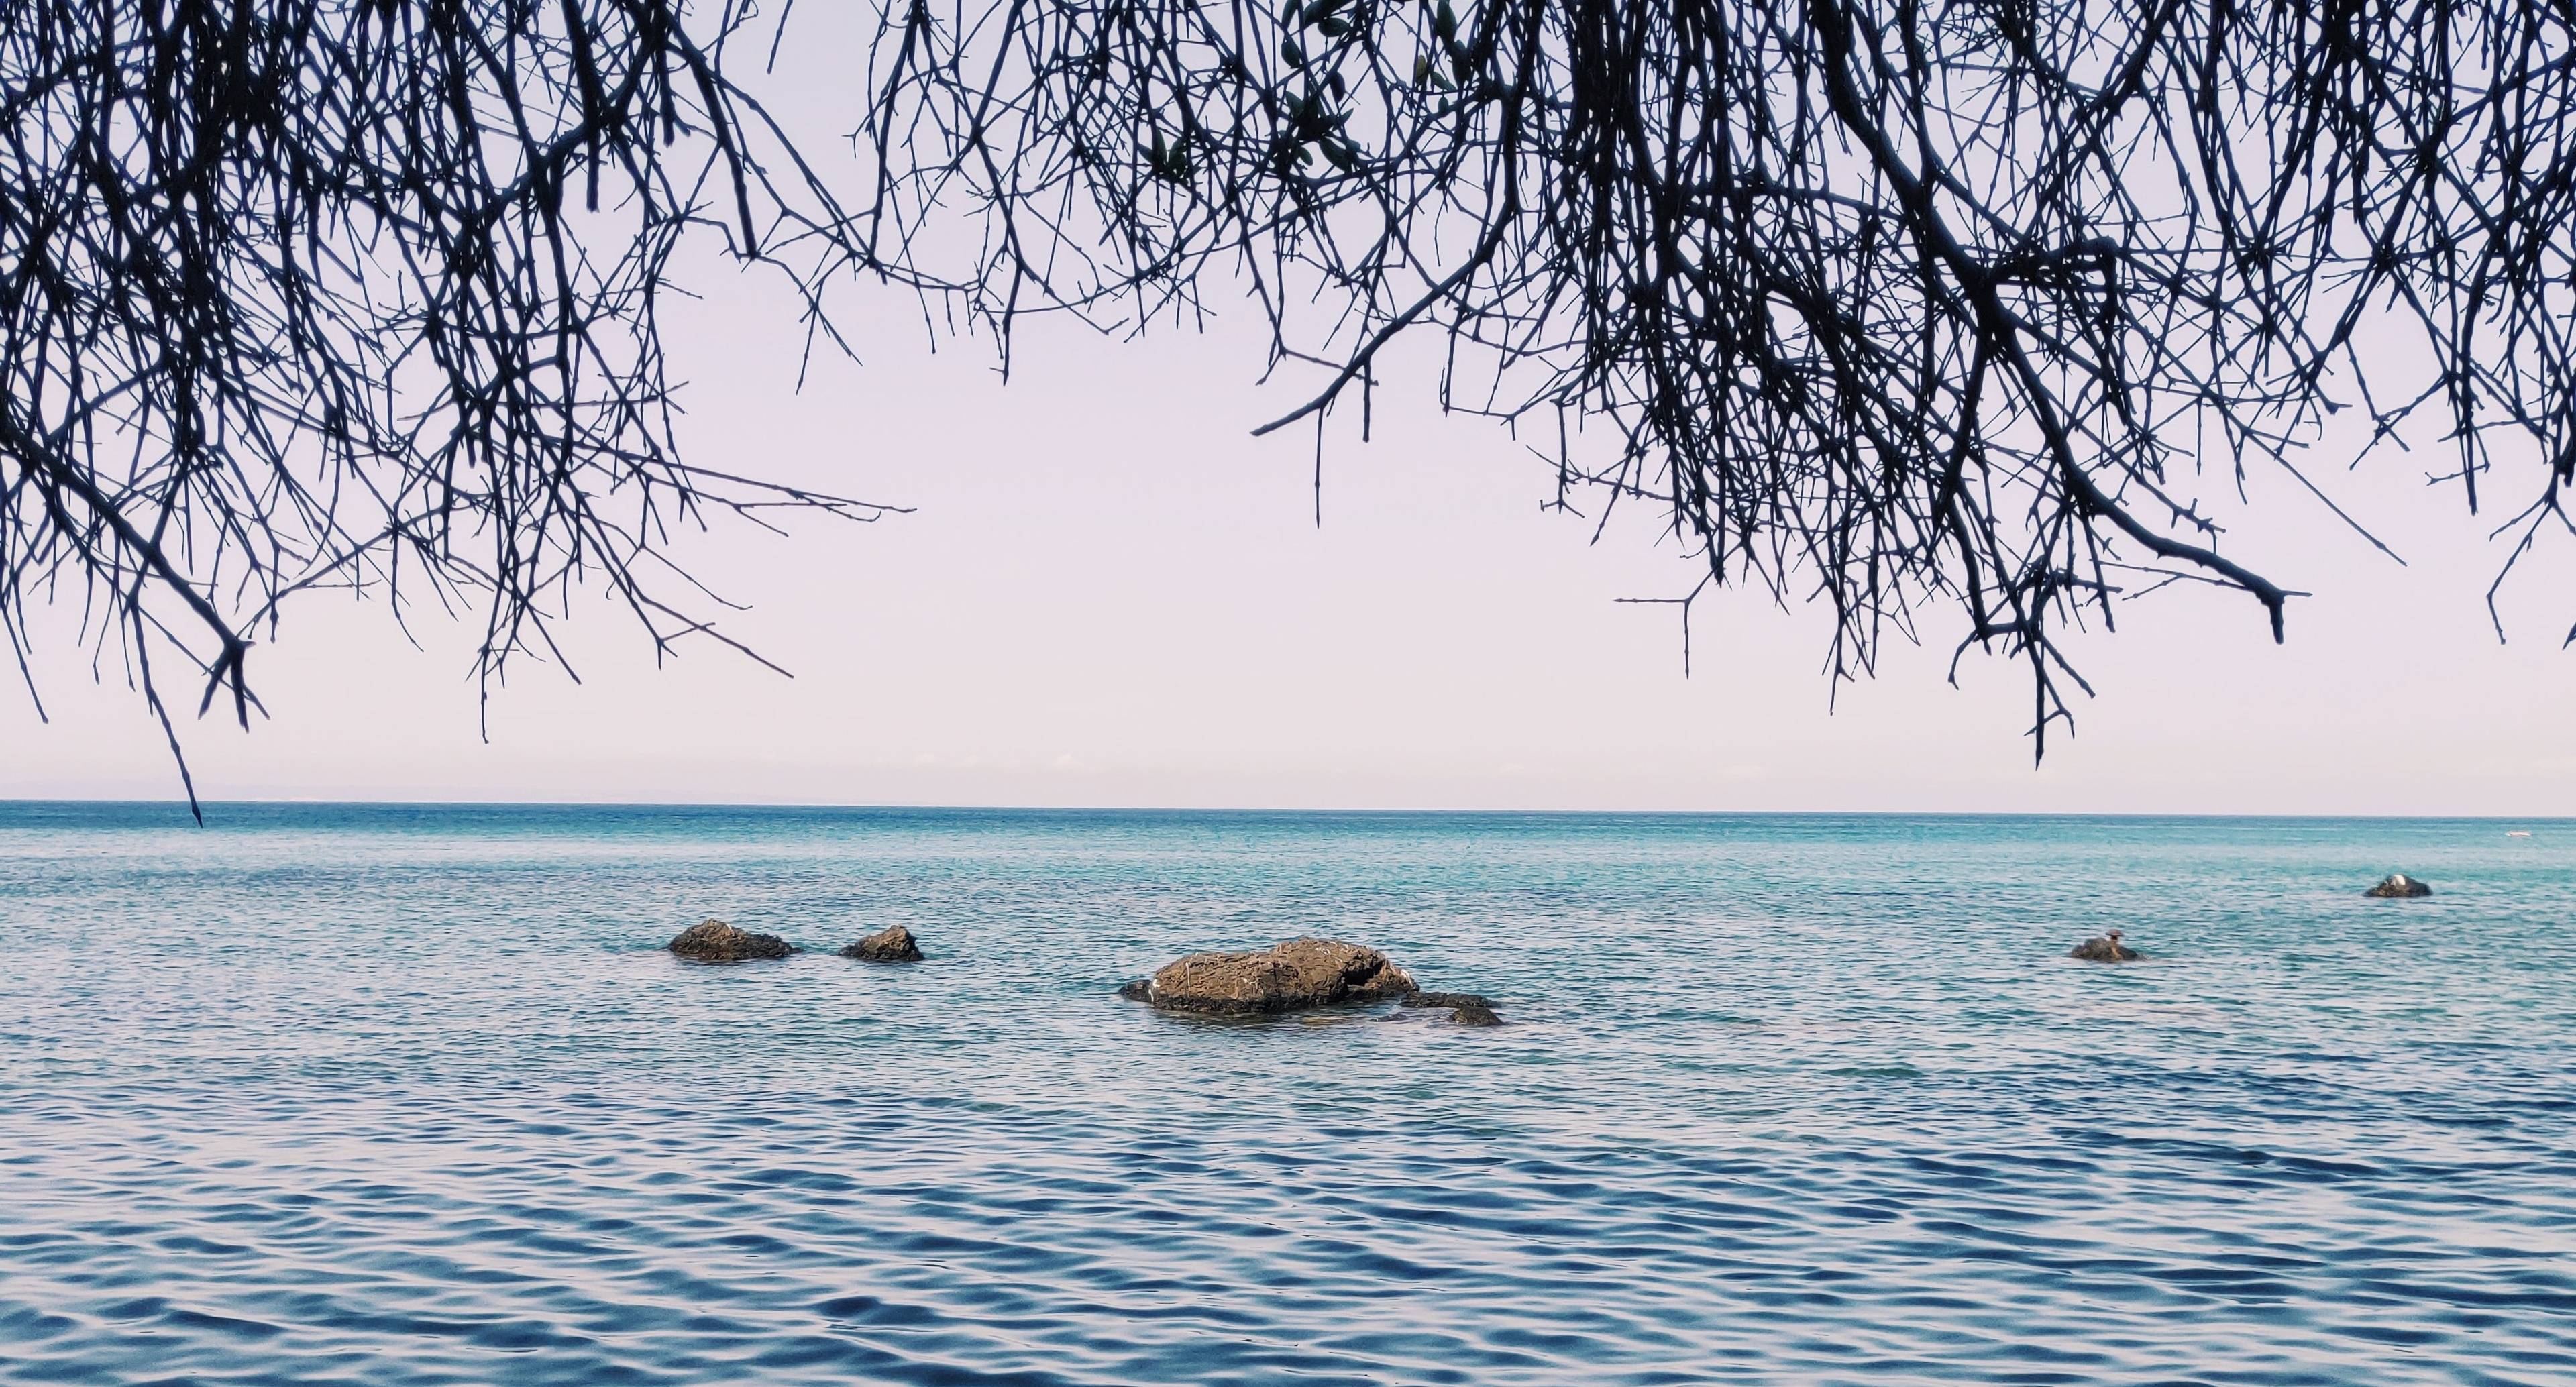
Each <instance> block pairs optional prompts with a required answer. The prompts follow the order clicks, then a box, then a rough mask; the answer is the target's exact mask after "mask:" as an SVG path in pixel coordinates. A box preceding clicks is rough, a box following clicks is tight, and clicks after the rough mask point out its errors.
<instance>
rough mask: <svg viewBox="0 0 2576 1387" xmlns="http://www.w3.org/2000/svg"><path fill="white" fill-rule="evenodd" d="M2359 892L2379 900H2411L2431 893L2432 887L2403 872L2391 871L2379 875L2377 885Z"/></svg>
mask: <svg viewBox="0 0 2576 1387" xmlns="http://www.w3.org/2000/svg"><path fill="white" fill-rule="evenodd" d="M2361 894H2363V895H2365V896H2375V897H2377V898H2379V899H2381V900H2395V901H2411V900H2416V899H2419V898H2421V897H2424V896H2429V895H2432V894H2433V888H2432V887H2430V886H2427V885H2425V884H2424V883H2423V882H2420V881H2417V880H2416V879H2415V878H2413V877H2411V876H2408V875H2406V874H2405V873H2404V872H2391V873H2389V874H2388V875H2387V876H2384V877H2381V878H2380V879H2379V884H2378V885H2377V886H2374V887H2372V888H2370V889H2369V890H2367V891H2364V892H2362V893H2361Z"/></svg>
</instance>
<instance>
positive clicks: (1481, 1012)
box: [1449, 997, 1503, 1026]
mask: <svg viewBox="0 0 2576 1387" xmlns="http://www.w3.org/2000/svg"><path fill="white" fill-rule="evenodd" d="M1449 1019H1450V1021H1452V1022H1453V1023H1455V1024H1457V1025H1461V1026H1499V1025H1501V1024H1503V1018H1501V1017H1499V1016H1496V1015H1495V1014H1494V1009H1493V1008H1492V1007H1489V1006H1487V1005H1485V1003H1484V1000H1483V999H1482V998H1479V997H1469V998H1467V1000H1466V1001H1465V1002H1464V1003H1463V1004H1461V1005H1460V1006H1459V1008H1458V1009H1457V1010H1456V1011H1453V1012H1451V1013H1449Z"/></svg>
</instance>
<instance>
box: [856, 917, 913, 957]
mask: <svg viewBox="0 0 2576 1387" xmlns="http://www.w3.org/2000/svg"><path fill="white" fill-rule="evenodd" d="M841 957H843V958H863V959H866V960H868V961H869V962H871V963H918V962H920V961H921V941H920V940H918V939H915V938H913V937H912V931H911V930H908V929H905V928H904V927H903V926H901V925H888V926H886V927H885V928H884V929H881V930H878V931H877V932H876V933H874V934H871V935H869V936H868V937H867V938H865V939H862V940H860V941H859V942H857V943H855V944H852V945H850V946H849V947H848V948H845V949H843V950H841Z"/></svg>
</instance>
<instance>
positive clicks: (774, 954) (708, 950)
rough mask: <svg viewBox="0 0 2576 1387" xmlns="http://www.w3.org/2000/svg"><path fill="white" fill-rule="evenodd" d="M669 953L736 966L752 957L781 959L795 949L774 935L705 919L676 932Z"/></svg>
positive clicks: (699, 960) (704, 961)
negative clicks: (676, 934) (735, 964)
mask: <svg viewBox="0 0 2576 1387" xmlns="http://www.w3.org/2000/svg"><path fill="white" fill-rule="evenodd" d="M670 949H671V952H673V953H675V954H678V955H679V956H680V957H682V958H685V959H689V960H692V961H693V962H697V963H740V962H742V961H744V960H745V959H753V958H785V957H787V956H788V955H789V954H792V953H794V952H796V946H795V945H793V944H790V943H788V942H787V941H786V940H784V939H781V938H779V937H778V936H777V935H774V934H754V933H752V932H751V931H749V930H746V929H735V928H734V927H733V926H731V925H728V924H726V923H725V922H724V921H722V920H706V921H702V922H700V923H698V924H694V925H691V926H689V927H688V928H687V929H684V930H682V931H680V933H679V936H678V937H677V938H675V939H673V940H672V941H671V944H670Z"/></svg>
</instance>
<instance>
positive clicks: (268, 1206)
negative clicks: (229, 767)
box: [0, 804, 2576, 1387]
mask: <svg viewBox="0 0 2576 1387" xmlns="http://www.w3.org/2000/svg"><path fill="white" fill-rule="evenodd" d="M2396 871H2402V872H2406V873H2410V874H2412V875H2415V876H2418V877H2421V878H2423V879H2424V880H2426V881H2428V882H2430V883H2431V884H2432V886H2433V889H2434V894H2433V895H2432V896H2431V897H2430V898H2429V899H2424V900H2412V901H2406V900H2374V899H2366V898H2365V897H2364V896H2363V894H2362V893H2363V890H2364V888H2366V887H2368V886H2369V885H2370V884H2371V883H2373V882H2375V881H2377V880H2378V879H2379V878H2380V877H2381V876H2383V875H2385V874H2387V873H2389V872H2396ZM710 917H714V918H721V919H725V920H729V921H732V922H733V923H735V924H737V925H740V926H743V927H745V928H748V929H753V930H758V931H763V932H768V933H774V934H778V935H782V936H784V937H785V938H787V939H789V940H790V941H793V942H794V943H796V944H798V945H800V946H802V947H803V949H804V950H805V951H804V952H801V953H799V954H797V955H795V956H793V957H791V958H787V959H784V960H779V961H775V962H764V963H752V964H743V965H735V966H708V965H702V964H693V963H686V962H682V961H680V960H678V959H676V958H674V957H673V956H672V955H671V954H669V953H668V952H667V951H665V950H664V948H663V945H664V944H665V943H666V942H667V941H668V940H669V939H670V937H671V936H672V935H673V934H674V933H676V932H677V931H679V930H680V929H681V928H683V927H685V926H687V925H690V924H693V923H695V922H697V921H698V920H701V919H705V918H710ZM897 923H900V924H903V925H906V926H909V927H910V928H911V929H912V930H913V931H914V932H915V933H916V934H917V935H918V936H919V938H920V940H921V943H922V947H923V949H924V951H925V952H926V953H927V954H928V958H927V959H926V960H924V961H923V962H920V963H916V964H908V965H901V964H898V965H887V964H874V963H864V962H858V961H854V960H850V959H844V958H841V957H838V956H836V954H835V953H834V950H836V949H837V948H838V947H839V946H841V945H843V944H845V943H848V942H850V941H851V940H853V939H855V938H857V937H859V936H860V935H863V934H866V933H869V932H872V931H874V930H877V929H880V928H882V927H884V926H886V925H890V924H897ZM2571 923H2576V823H2569V822H2553V821H2539V822H2530V823H2522V822H2513V823H2508V822H2501V821H2488V820H2428V819H2283V818H2123V817H2103V818H2081V817H2032V818H2012V817H1904V816H1877V815H1871V816H1775V815H1571V814H1401V813H1293V814H1292V813H1204V812H1180V811H1174V812H1036V811H1018V810H894V809H886V810H879V809H759V808H673V807H632V808H601V807H588V806H583V807H547V806H522V807H489V806H419V805H405V806H393V805H373V806H369V805H325V804H294V805H283V804H280V805H251V804H235V805H213V806H210V807H209V808H208V810H207V812H206V822H205V824H204V826H203V827H199V826H197V825H195V824H193V823H192V822H191V821H190V820H189V818H188V816H187V815H186V813H185V812H184V811H183V810H180V809H176V808H173V807H171V806H168V805H115V804H15V805H6V806H0V1380H5V1381H7V1382H9V1383H12V1384H18V1383H27V1384H33V1383H116V1384H145V1383H154V1384H161V1383H168V1384H180V1383H186V1384H217V1383H261V1384H268V1383H280V1384H285V1383H317V1384H318V1383H353V1384H354V1383H364V1384H371V1385H374V1387H408V1385H411V1384H424V1385H425V1384H479V1383H580V1384H713V1383H763V1384H766V1383H895V1384H941V1385H942V1387H976V1385H981V1384H992V1385H994V1387H1003V1385H1005V1384H1007V1387H1058V1385H1059V1384H1062V1385H1064V1387H1072V1385H1073V1384H1085V1385H1086V1387H1088V1385H1089V1384H1099V1385H1100V1387H1111V1385H1113V1384H1114V1385H1116V1387H1135V1385H1136V1384H1150V1383H1186V1384H1208V1385H1211V1387H1216V1385H1223V1384H1245V1385H1246V1387H1249V1385H1250V1384H1283V1385H1284V1384H1295V1387H1361V1385H1362V1384H1372V1385H1385V1384H1460V1385H1461V1387H1465V1385H1466V1384H1475V1385H1477V1387H1507V1385H1508V1384H1533V1385H1535V1384H1551V1385H1553V1384H1569V1385H1570V1384H1585V1385H1586V1387H1665V1385H1666V1384H1686V1383H1802V1384H1803V1383H1821V1384H1840V1383H1850V1384H1890V1383H1935V1382H1938V1383H2085V1384H2092V1383H2121V1384H2130V1383H2134V1384H2147V1383H2156V1384H2186V1383H2207V1384H2318V1385H2319V1387H2326V1385H2327V1384H2333V1385H2335V1387H2349V1385H2350V1384H2373V1383H2427V1384H2430V1383H2443V1384H2506V1383H2514V1384H2566V1383H2570V1382H2576V981H2571V964H2576V950H2571V941H2570V936H2569V930H2570V927H2571ZM2109 928H2118V929H2120V930H2123V931H2124V932H2125V934H2126V937H2127V940H2128V942H2129V943H2130V944H2131V945H2133V946H2135V947H2137V948H2138V949H2140V950H2142V951H2143V952H2144V953H2145V954H2146V957H2145V958H2144V959H2143V960H2142V961H2139V962H2136V963H2130V964H2121V965H2103V964H2089V963H2082V962H2078V961H2075V960H2073V959H2070V958H2069V957H2067V950H2068V949H2069V947H2070V946H2072V945H2074V944H2076V943H2077V942H2079V941H2081V940H2082V939H2084V938H2085V937H2086V936H2088V935H2092V934H2096V933H2099V932H2101V931H2103V930H2105V929H2109ZM1301 935H1321V936H1326V937H1332V938H1340V939H1347V940H1352V941H1355V942H1360V943H1365V944H1369V945H1372V946H1375V947H1377V948H1381V949H1383V950H1385V951H1386V952H1387V953H1388V954H1389V955H1390V956H1392V957H1393V958H1394V959H1395V960H1396V961H1397V962H1398V963H1400V964H1401V965H1403V966H1404V967H1405V968H1407V969H1408V970H1410V971H1411V972H1412V973H1413V974H1414V975H1415V976H1416V977H1417V978H1419V979H1420V980H1421V982H1422V983H1423V985H1424V986H1426V987H1430V988H1437V989H1441V990H1450V991H1472V992H1477V993H1481V994H1484V995H1486V996H1488V997H1490V998H1492V999H1493V1001H1494V1004H1495V1007H1496V1010H1497V1011H1498V1012H1499V1014H1500V1015H1501V1017H1502V1018H1503V1021H1504V1023H1505V1024H1503V1025H1501V1026H1498V1027H1493V1028H1471V1027H1467V1026H1462V1025H1459V1024H1456V1023H1454V1022H1452V1021H1451V1020H1450V1019H1449V1016H1448V1013H1446V1012H1441V1011H1436V1010H1419V1009H1416V1010H1407V1009H1404V1008H1399V1007H1392V1006H1377V1007H1368V1008H1357V1009H1349V1010H1340V1011H1330V1012H1324V1013H1317V1014H1307V1015H1301V1016H1286V1017H1278V1018H1273V1019H1266V1020H1257V1021H1226V1020H1211V1019H1205V1018H1196V1017H1186V1016H1171V1015H1162V1014H1158V1013H1156V1012H1155V1011H1153V1010H1152V1009H1150V1008H1148V1007H1145V1006H1143V1005H1140V1004H1138V1003H1135V1002H1131V1001H1127V1000H1124V999H1122V998H1121V997H1120V996H1119V995H1118V993H1117V988H1118V986H1119V984H1120V983H1122V982H1125V981H1128V980H1130V979H1133V978H1136V977H1139V976H1141V975H1144V974H1146V973H1148V972H1150V971H1152V970H1153V969H1154V968H1155V967H1157V966H1158V965H1160V964H1162V963H1164V962H1167V961H1169V960H1171V959H1173V958H1176V957H1179V956H1181V955H1183V954H1186V953H1189V952H1192V951H1196V950H1203V949H1220V948H1244V947H1260V946H1265V945H1267V944H1270V943H1274V942H1277V941H1280V940H1283V939H1288V938H1293V937H1297V936H1301Z"/></svg>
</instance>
